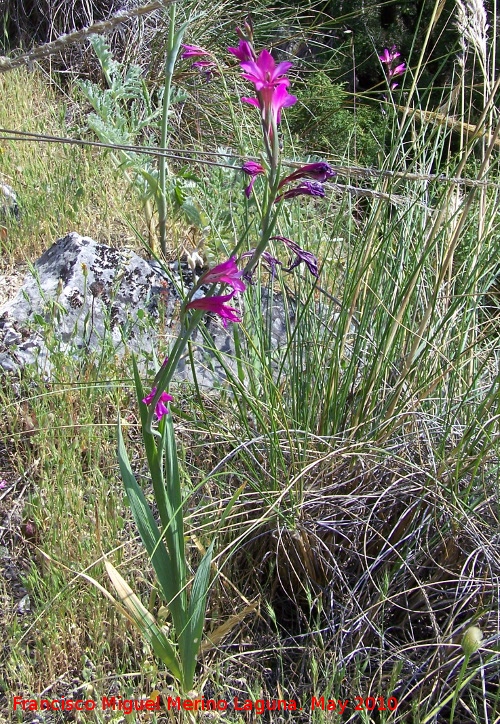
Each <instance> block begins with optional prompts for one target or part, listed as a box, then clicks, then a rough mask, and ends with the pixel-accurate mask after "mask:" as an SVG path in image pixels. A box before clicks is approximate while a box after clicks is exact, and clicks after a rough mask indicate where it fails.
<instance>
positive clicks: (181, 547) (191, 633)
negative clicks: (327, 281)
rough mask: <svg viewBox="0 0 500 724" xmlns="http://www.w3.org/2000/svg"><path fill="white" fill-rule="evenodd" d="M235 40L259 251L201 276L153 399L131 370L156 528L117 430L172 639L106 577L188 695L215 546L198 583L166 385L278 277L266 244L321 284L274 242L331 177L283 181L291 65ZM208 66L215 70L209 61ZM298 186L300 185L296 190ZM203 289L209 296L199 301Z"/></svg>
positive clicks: (315, 170) (308, 257) (119, 582)
mask: <svg viewBox="0 0 500 724" xmlns="http://www.w3.org/2000/svg"><path fill="white" fill-rule="evenodd" d="M237 32H238V35H239V44H238V46H236V47H231V48H229V49H228V50H229V52H230V53H231V54H232V55H233V56H235V57H236V58H237V59H238V60H239V62H240V66H241V70H242V77H243V78H244V79H245V80H247V81H249V82H250V83H251V84H252V85H253V89H254V95H253V96H248V97H247V96H245V97H242V98H241V101H243V102H244V103H247V104H250V105H252V106H254V107H255V108H257V109H258V111H259V114H260V125H261V129H262V144H263V155H262V158H261V159H260V160H259V161H255V160H248V161H246V162H245V163H244V164H243V166H242V167H241V170H242V172H243V173H245V174H246V175H247V176H249V177H250V184H249V185H248V186H247V187H246V189H245V194H246V196H247V197H250V196H251V195H252V194H253V193H255V189H254V183H255V181H256V179H257V177H262V179H263V184H262V185H261V186H259V192H261V198H260V204H259V205H258V209H259V212H258V213H259V214H260V219H259V220H258V224H259V234H258V243H257V245H256V247H255V248H254V249H253V250H251V251H246V252H244V253H242V254H241V255H240V256H239V257H238V254H237V250H239V248H240V247H241V243H240V244H238V245H237V247H236V251H235V252H234V253H233V254H232V255H231V256H230V258H229V259H228V260H227V261H224V262H222V263H221V264H218V265H216V266H215V267H213V268H212V269H210V270H209V271H207V272H206V273H205V274H203V275H202V276H201V277H200V279H199V280H198V282H197V284H196V285H195V286H194V288H193V289H192V290H191V291H190V293H189V294H188V295H187V296H186V298H185V299H184V301H183V304H182V307H181V331H180V333H179V336H178V337H177V339H176V341H175V343H174V344H173V345H172V348H171V349H170V350H169V354H168V357H167V358H166V359H165V360H164V362H163V365H162V366H161V368H160V369H159V371H158V372H157V374H156V376H155V378H154V380H153V382H152V384H151V387H150V392H148V393H146V392H145V391H144V389H143V386H142V382H141V380H140V376H139V372H138V368H137V366H136V365H135V364H134V375H135V386H136V392H137V399H138V404H139V410H140V416H141V423H142V438H143V444H144V450H145V456H146V460H147V464H148V467H149V473H150V476H151V481H152V484H153V491H154V498H155V504H156V509H157V511H158V518H159V520H157V519H156V518H155V516H154V515H153V512H152V510H151V508H150V506H149V504H148V502H147V500H146V497H145V495H144V492H143V490H142V488H141V486H140V485H139V483H138V482H137V480H136V478H135V476H134V474H133V472H132V468H131V465H130V462H129V459H128V456H127V452H126V449H125V445H124V440H123V435H122V431H121V428H120V426H119V427H118V456H119V463H120V470H121V474H122V478H123V482H124V485H125V490H126V493H127V497H128V500H129V503H130V507H131V510H132V514H133V516H134V519H135V522H136V524H137V527H138V530H139V534H140V536H141V539H142V541H143V543H144V545H145V547H146V550H147V552H148V555H149V557H150V559H151V563H152V565H153V568H154V570H155V573H156V576H157V582H158V588H159V590H160V592H161V595H162V596H163V598H164V600H165V602H166V605H167V607H168V608H169V610H170V613H171V617H172V623H173V628H172V630H173V632H174V635H175V641H171V640H170V639H169V638H168V637H167V636H166V634H165V633H164V631H163V629H162V628H161V627H160V626H159V625H158V623H157V622H156V621H155V619H154V617H153V616H152V615H151V614H150V613H149V611H147V609H146V608H145V607H144V606H143V605H142V604H141V602H140V601H139V599H138V598H137V596H135V595H134V594H133V592H132V591H131V590H130V589H129V588H128V586H127V584H126V583H125V582H124V581H123V579H122V578H121V576H120V575H119V574H118V572H117V571H116V569H114V568H113V566H112V565H111V564H110V563H107V570H108V573H109V575H110V577H111V580H112V582H113V584H114V586H115V588H116V590H117V592H118V593H119V596H120V598H121V604H122V606H123V608H124V609H125V611H126V614H127V615H128V616H129V618H131V619H132V620H133V621H134V622H135V624H136V625H137V626H138V627H139V628H140V630H141V632H142V635H143V636H144V638H145V639H146V640H147V641H148V642H149V643H150V644H151V645H152V647H153V649H154V651H155V653H156V655H157V656H159V658H160V659H161V660H162V661H163V662H164V664H165V665H166V666H167V667H168V669H169V670H170V672H171V674H172V675H173V676H174V677H175V678H176V679H177V681H178V684H179V686H180V688H181V689H182V690H183V691H184V692H187V691H189V690H191V689H192V688H193V683H194V675H195V667H196V660H197V656H198V652H199V649H200V644H201V638H202V632H203V625H204V620H205V607H206V600H207V594H208V590H209V586H210V571H211V564H212V554H213V548H214V541H212V543H211V544H210V545H209V547H208V549H207V550H206V552H205V554H204V555H203V557H202V559H201V561H200V563H199V565H198V568H197V570H196V573H195V575H194V578H193V580H192V581H190V576H189V571H188V565H187V562H186V551H185V529H184V517H183V506H184V502H185V501H184V500H183V497H182V492H181V482H180V476H179V464H178V458H177V448H176V441H175V434H174V423H173V419H172V414H171V404H172V403H173V404H175V399H174V397H173V396H172V395H171V394H170V392H169V388H170V384H171V381H172V378H173V375H174V372H175V370H176V367H177V364H178V362H179V360H180V358H181V356H182V354H183V353H184V350H185V348H186V345H187V344H188V341H189V339H190V337H191V335H192V334H193V332H194V331H195V329H196V327H197V326H198V325H199V324H200V322H201V320H202V318H203V316H204V314H206V313H207V312H210V313H212V314H215V315H217V316H218V317H220V319H221V320H222V323H223V325H224V326H227V325H228V324H229V323H239V322H241V320H242V315H241V312H240V309H239V308H238V307H237V306H232V304H231V303H232V302H233V300H234V302H233V303H236V301H237V298H238V296H239V295H241V294H244V292H245V290H246V286H247V284H248V283H249V281H251V278H252V274H253V272H254V270H255V268H256V266H257V264H258V263H259V260H260V259H262V260H263V262H264V263H266V264H267V265H268V266H269V267H270V268H271V271H272V273H273V274H274V273H276V269H277V266H278V265H281V262H279V261H278V260H277V259H275V258H274V257H273V256H272V255H271V253H270V252H269V251H268V249H267V247H268V245H269V242H270V241H272V240H274V241H280V242H282V243H283V244H284V246H286V247H287V248H288V249H290V250H291V251H292V252H293V253H294V254H295V261H293V262H292V264H291V265H290V267H289V269H284V270H285V271H291V270H292V269H294V268H295V267H296V266H297V265H298V264H300V263H301V262H304V263H305V264H306V265H307V267H308V269H309V271H310V272H311V274H312V275H313V276H314V277H317V276H318V262H317V259H316V257H315V256H314V255H313V254H311V253H310V252H307V251H305V250H303V249H301V248H300V247H299V245H298V244H296V243H295V242H294V241H292V240H291V239H288V238H286V237H283V236H279V235H274V236H273V232H274V229H275V227H276V222H277V218H278V215H279V214H280V211H281V206H282V203H286V202H288V200H290V199H293V198H294V197H296V196H299V195H308V196H316V197H322V196H324V195H325V189H324V186H323V182H325V181H328V180H329V179H330V178H332V176H333V175H334V172H333V170H332V169H331V168H330V166H329V165H328V164H327V163H323V162H319V163H310V164H306V165H304V166H303V167H301V168H299V169H297V170H296V171H294V172H293V173H291V174H289V175H288V176H282V173H281V157H280V146H279V142H278V133H277V127H278V125H279V124H280V122H281V114H282V111H283V110H284V109H285V108H288V107H290V106H292V105H293V104H294V103H295V102H296V100H297V98H296V97H295V96H294V95H292V94H290V93H289V92H288V88H289V87H290V79H289V78H288V77H287V74H288V72H289V71H290V69H291V67H292V64H291V63H288V62H285V63H276V62H275V61H274V58H273V57H272V55H271V54H270V53H269V51H268V50H266V49H264V50H261V51H260V53H257V52H256V51H255V49H254V47H253V36H252V31H251V27H250V25H249V24H248V23H247V24H246V25H245V32H243V31H241V30H239V29H238V31H237ZM183 48H184V52H183V54H182V57H183V58H187V59H190V58H195V57H201V58H211V57H212V56H211V54H210V53H209V51H207V50H204V49H203V48H200V47H199V46H196V45H184V46H183ZM206 62H209V63H212V61H211V60H210V61H206ZM203 67H205V66H203ZM217 67H220V66H217ZM200 68H201V66H200ZM296 182H298V183H297V185H292V184H295V183H296ZM239 265H240V266H239ZM240 267H241V268H240ZM202 288H203V289H202ZM207 288H208V292H207V293H206V294H204V295H202V293H203V290H206V289H207ZM235 500H236V498H234V499H233V500H232V502H231V504H230V506H229V508H230V507H231V505H232V504H234V502H235ZM228 512H229V509H226V511H225V513H224V515H223V516H222V519H221V521H220V524H219V527H220V526H222V525H223V524H224V520H225V518H226V516H227V514H228Z"/></svg>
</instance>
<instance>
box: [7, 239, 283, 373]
mask: <svg viewBox="0 0 500 724" xmlns="http://www.w3.org/2000/svg"><path fill="white" fill-rule="evenodd" d="M199 271H200V272H201V270H199ZM192 281H193V279H192V272H191V271H190V270H189V268H188V267H187V266H186V267H183V266H182V265H181V266H179V264H178V263H177V262H174V263H172V264H170V265H169V270H168V272H167V273H166V272H165V271H164V270H163V269H162V268H161V266H160V265H159V264H157V263H156V262H148V261H146V260H144V259H142V258H141V257H139V256H138V255H137V254H135V253H134V252H133V251H129V250H117V249H113V248H111V247H109V246H106V245H104V244H99V243H97V242H95V241H94V240H93V239H91V238H88V237H82V236H80V235H79V234H77V233H70V234H68V235H67V236H65V237H64V238H62V239H59V240H58V241H57V242H55V244H53V245H52V246H51V247H50V249H48V250H47V251H46V252H45V253H44V254H42V256H41V257H40V258H39V259H38V261H37V262H36V263H35V265H34V268H33V273H30V274H28V275H27V277H26V279H25V282H24V285H23V287H22V288H21V289H20V290H19V292H18V294H17V295H16V297H15V298H14V299H12V300H10V301H8V302H6V303H5V304H3V305H2V306H1V307H0V367H1V368H3V369H4V370H5V371H8V372H18V371H19V370H21V369H22V368H23V367H24V366H25V365H27V364H36V365H37V367H38V369H39V371H40V372H41V373H42V374H43V375H45V376H46V377H47V378H50V377H51V376H52V373H53V363H52V361H51V356H52V353H53V351H54V348H56V351H57V352H59V353H63V354H66V355H71V356H75V355H86V354H89V353H90V352H91V351H99V350H101V349H102V348H103V345H107V348H108V352H110V353H112V354H115V355H122V354H123V353H124V352H125V350H126V349H127V348H128V349H130V350H133V351H134V352H135V353H136V354H137V355H138V358H139V362H141V361H142V362H143V363H144V362H145V361H147V360H148V359H149V361H150V362H151V360H152V356H153V352H154V351H155V350H156V349H157V347H158V337H159V335H160V334H161V335H164V337H165V338H166V339H165V340H164V347H166V348H168V346H169V342H170V341H171V340H173V339H175V338H176V337H177V333H178V331H179V322H178V309H179V300H180V298H181V296H182V287H184V290H186V289H188V288H189V286H190V284H192ZM199 293H200V294H203V292H202V291H201V290H200V292H199ZM280 299H281V298H279V297H277V296H276V295H273V294H272V293H268V292H266V290H263V292H262V298H261V300H260V304H261V305H262V306H261V309H260V310H258V313H257V314H256V315H255V317H256V322H257V323H258V324H260V323H261V321H262V319H263V318H264V319H268V320H269V322H270V326H271V330H272V331H271V339H272V346H273V347H276V348H279V346H280V345H283V344H284V341H285V339H286V333H287V326H288V325H289V319H290V314H292V316H293V310H292V311H291V312H290V310H289V309H287V311H286V313H285V309H284V305H283V301H282V300H280ZM269 315H271V316H269ZM287 315H288V318H287ZM231 327H232V325H229V326H228V328H227V329H224V327H223V326H222V324H221V323H220V320H219V319H218V318H215V317H211V316H209V315H207V316H206V317H205V318H204V320H203V323H202V326H201V327H200V328H198V330H197V331H196V333H195V335H194V338H193V349H194V358H195V369H196V375H197V379H198V382H199V383H200V384H202V385H204V386H209V387H212V386H214V385H217V384H220V383H221V382H222V381H223V380H224V379H225V376H226V373H225V370H224V369H223V365H220V364H219V363H218V361H217V360H216V356H215V354H214V351H213V350H214V349H216V350H220V351H223V352H225V353H226V354H225V360H224V361H225V363H227V364H229V366H230V368H231V369H233V370H235V369H236V363H235V360H234V345H233V335H232V329H231ZM146 366H147V365H146ZM143 367H144V364H143ZM191 377H192V370H191V366H190V363H189V359H188V358H184V359H183V360H181V362H180V364H179V367H178V369H177V371H176V378H177V379H179V380H181V379H190V378H191Z"/></svg>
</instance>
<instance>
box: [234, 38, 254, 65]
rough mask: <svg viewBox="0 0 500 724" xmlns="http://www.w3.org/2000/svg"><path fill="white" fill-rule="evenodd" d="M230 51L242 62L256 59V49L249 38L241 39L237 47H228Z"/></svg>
mask: <svg viewBox="0 0 500 724" xmlns="http://www.w3.org/2000/svg"><path fill="white" fill-rule="evenodd" d="M228 51H229V52H230V53H232V54H233V55H235V56H236V57H237V58H238V60H240V61H241V62H242V63H244V62H245V61H249V60H250V61H253V60H255V59H256V56H255V51H254V49H253V48H252V46H251V45H250V43H249V42H248V40H243V39H241V40H240V42H239V44H238V47H237V48H228Z"/></svg>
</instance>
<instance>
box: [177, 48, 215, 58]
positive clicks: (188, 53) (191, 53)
mask: <svg viewBox="0 0 500 724" xmlns="http://www.w3.org/2000/svg"><path fill="white" fill-rule="evenodd" d="M182 47H183V48H184V52H183V53H182V54H181V58H182V60H185V59H186V58H197V57H198V56H199V55H210V53H209V52H208V50H205V49H204V48H200V46H199V45H183V46H182Z"/></svg>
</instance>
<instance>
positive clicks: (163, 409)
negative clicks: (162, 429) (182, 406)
mask: <svg viewBox="0 0 500 724" xmlns="http://www.w3.org/2000/svg"><path fill="white" fill-rule="evenodd" d="M167 359H168V358H167ZM155 395H156V387H153V389H152V390H151V392H150V393H149V395H146V397H145V398H144V399H143V402H144V404H145V405H150V404H151V403H152V402H153V400H154V397H155ZM173 399H174V398H173V397H172V396H171V395H169V394H168V393H167V392H162V393H161V395H160V397H159V400H158V402H157V403H156V407H155V415H156V417H157V418H158V420H161V418H162V417H163V416H164V415H168V409H167V405H166V403H167V402H172V401H173Z"/></svg>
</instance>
